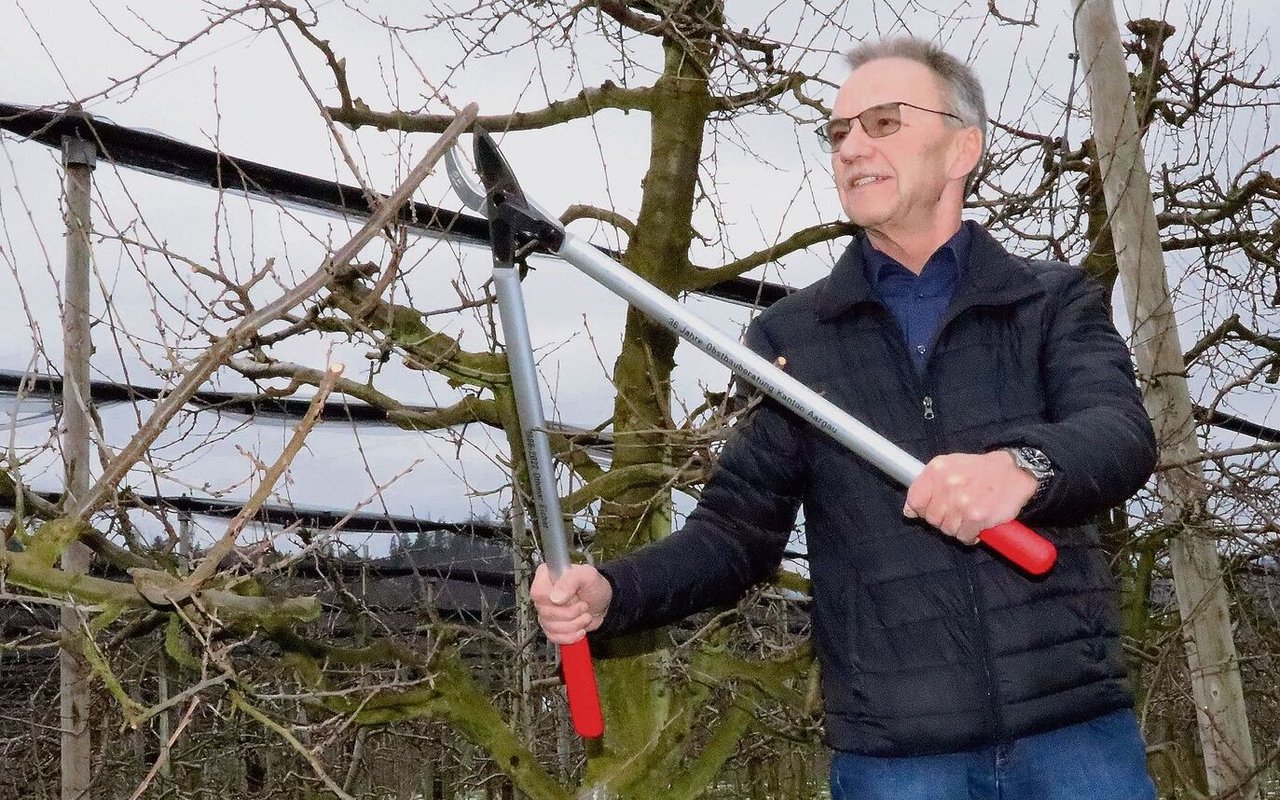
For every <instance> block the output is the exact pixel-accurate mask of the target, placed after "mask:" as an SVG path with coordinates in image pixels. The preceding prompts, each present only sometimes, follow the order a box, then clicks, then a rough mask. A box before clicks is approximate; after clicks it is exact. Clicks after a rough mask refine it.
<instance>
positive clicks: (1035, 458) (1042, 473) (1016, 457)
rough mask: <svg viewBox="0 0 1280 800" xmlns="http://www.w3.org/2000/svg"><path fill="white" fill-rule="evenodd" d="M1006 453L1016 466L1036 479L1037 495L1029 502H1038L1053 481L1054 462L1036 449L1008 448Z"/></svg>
mask: <svg viewBox="0 0 1280 800" xmlns="http://www.w3.org/2000/svg"><path fill="white" fill-rule="evenodd" d="M1005 452H1007V453H1008V454H1009V455H1010V456H1011V457H1012V458H1013V463H1014V466H1016V467H1017V468H1018V469H1020V470H1022V471H1023V472H1025V473H1027V474H1028V475H1030V476H1031V477H1033V478H1035V479H1036V493H1035V494H1033V495H1031V498H1030V499H1029V500H1027V502H1028V503H1030V502H1031V501H1032V500H1038V499H1039V498H1040V496H1041V495H1043V494H1044V492H1045V490H1046V489H1048V488H1049V481H1050V480H1052V479H1053V462H1052V461H1050V460H1049V457H1048V456H1046V455H1045V454H1044V452H1043V451H1041V450H1037V449H1036V448H1034V447H1006V448H1005Z"/></svg>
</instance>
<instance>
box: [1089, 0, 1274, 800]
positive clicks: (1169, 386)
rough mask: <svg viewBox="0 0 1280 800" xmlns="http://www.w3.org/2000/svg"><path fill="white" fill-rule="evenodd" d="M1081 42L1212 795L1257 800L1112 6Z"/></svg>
mask: <svg viewBox="0 0 1280 800" xmlns="http://www.w3.org/2000/svg"><path fill="white" fill-rule="evenodd" d="M1074 6H1075V15H1076V16H1075V32H1076V41H1077V44H1078V47H1079V49H1080V58H1081V63H1082V64H1083V66H1084V68H1085V80H1086V82H1087V84H1088V87H1089V98H1090V103H1091V105H1092V116H1093V138H1094V142H1095V144H1096V146H1097V151H1098V160H1099V164H1100V167H1101V172H1102V180H1103V191H1104V194H1105V197H1106V202H1107V209H1108V210H1109V212H1110V221H1111V231H1112V235H1113V238H1114V240H1115V250H1116V258H1117V261H1118V266H1119V271H1120V280H1121V283H1122V285H1123V286H1124V293H1125V300H1126V303H1127V306H1128V312H1129V318H1130V320H1131V321H1132V323H1133V331H1134V337H1133V338H1134V345H1135V350H1136V356H1137V361H1138V371H1139V373H1140V375H1141V377H1142V383H1143V399H1144V402H1145V404H1146V408H1147V413H1148V414H1150V416H1151V420H1152V423H1153V424H1154V425H1155V429H1156V436H1157V437H1158V439H1159V442H1160V447H1161V462H1162V463H1165V464H1168V463H1172V464H1178V465H1183V464H1186V465H1188V466H1177V467H1169V468H1163V469H1161V470H1160V471H1159V472H1158V473H1157V475H1156V489H1157V492H1158V494H1159V496H1160V499H1161V501H1162V503H1163V515H1164V518H1165V520H1166V522H1168V523H1170V524H1171V525H1172V526H1173V527H1174V529H1175V530H1177V531H1178V534H1177V535H1176V536H1175V537H1174V538H1173V539H1171V541H1170V543H1169V557H1170V561H1171V564H1172V567H1173V580H1174V586H1175V588H1176V590H1177V594H1178V609H1179V612H1180V614H1181V617H1182V624H1183V638H1184V642H1185V645H1186V652H1187V665H1188V668H1189V670H1190V675H1191V687H1192V695H1193V697H1194V698H1195V703H1196V718H1197V721H1198V724H1199V730H1200V742H1201V745H1202V746H1203V748H1204V760H1205V772H1206V775H1207V778H1208V786H1209V791H1210V793H1211V794H1214V795H1218V794H1219V793H1222V792H1225V791H1227V790H1229V789H1232V788H1234V787H1241V790H1240V791H1239V793H1238V794H1237V795H1234V796H1237V797H1240V798H1253V797H1254V796H1255V794H1256V789H1255V788H1254V787H1253V785H1252V782H1251V781H1250V777H1251V775H1252V772H1253V768H1254V763H1255V761H1254V752H1253V742H1252V739H1251V738H1250V734H1249V720H1248V717H1247V715H1246V713H1245V705H1244V691H1243V687H1242V685H1241V681H1240V665H1239V659H1238V657H1237V655H1236V648H1235V641H1234V640H1233V639H1232V634H1231V618H1230V614H1229V611H1228V609H1229V606H1230V597H1229V595H1228V592H1227V588H1226V586H1225V585H1224V584H1223V580H1222V566H1221V563H1220V560H1219V556H1218V551H1217V547H1216V542H1215V541H1214V539H1213V537H1212V535H1211V533H1210V530H1211V529H1210V528H1209V526H1207V525H1206V520H1205V500H1206V497H1207V494H1208V489H1207V486H1206V483H1205V477H1204V470H1203V467H1202V465H1201V461H1200V460H1199V459H1200V456H1201V455H1202V454H1201V451H1200V445H1199V443H1198V441H1197V439H1196V425H1195V418H1194V417H1193V415H1192V403H1191V393H1190V391H1189V390H1188V388H1187V379H1186V373H1185V367H1184V365H1183V352H1182V344H1181V341H1180V339H1179V336H1178V328H1177V320H1176V318H1175V316H1174V313H1173V305H1172V302H1171V300H1170V297H1169V284H1168V278H1167V276H1166V274H1165V266H1164V253H1163V251H1162V250H1161V247H1160V231H1159V228H1158V227H1157V225H1156V216H1155V207H1154V205H1153V203H1152V200H1151V179H1150V176H1149V175H1148V173H1147V168H1146V164H1145V162H1144V160H1143V155H1142V148H1141V144H1142V143H1141V140H1140V136H1139V133H1138V123H1137V117H1136V113H1135V111H1134V106H1133V95H1132V93H1131V90H1130V83H1129V73H1128V71H1127V70H1126V69H1125V64H1124V54H1123V51H1122V49H1121V44H1120V34H1119V24H1118V23H1117V21H1116V15H1115V9H1114V7H1113V6H1112V2H1111V0H1074Z"/></svg>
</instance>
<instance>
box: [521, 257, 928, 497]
mask: <svg viewBox="0 0 1280 800" xmlns="http://www.w3.org/2000/svg"><path fill="white" fill-rule="evenodd" d="M559 255H560V256H561V257H563V258H564V259H565V260H566V261H568V262H569V263H570V264H573V265H574V266H575V267H577V268H578V269H580V270H582V271H583V272H585V273H586V274H587V275H589V276H590V277H591V278H592V279H594V280H595V281H597V282H598V283H600V284H602V285H603V286H604V287H605V288H607V289H608V290H609V291H611V292H613V293H614V294H617V295H618V296H620V297H622V298H623V299H625V300H626V301H627V302H628V303H630V304H631V305H632V306H634V307H635V308H636V309H637V310H639V311H640V312H641V313H643V314H645V315H647V316H648V317H650V318H652V319H653V320H654V321H655V322H657V323H658V324H660V325H662V326H663V327H664V328H666V329H667V330H669V331H671V332H672V333H674V334H675V335H676V336H679V337H680V338H681V339H684V340H685V341H687V342H689V343H690V344H692V345H693V346H694V347H696V348H698V349H699V350H701V351H702V352H704V353H706V354H707V355H709V356H711V357H712V358H714V359H715V360H716V361H718V362H720V363H721V364H723V365H724V366H726V367H728V368H729V369H730V370H732V371H733V372H734V373H735V374H737V375H738V376H739V377H741V378H743V379H744V380H746V381H747V382H748V383H750V384H751V385H753V386H755V387H756V388H758V389H760V391H762V392H764V393H765V394H767V395H768V396H769V397H772V398H773V399H774V400H777V401H778V402H779V403H781V404H782V405H784V406H786V407H787V408H790V409H791V410H792V411H794V412H796V413H797V414H799V415H800V416H801V417H803V418H804V419H806V420H807V421H808V422H809V423H810V424H812V425H813V426H815V427H816V428H818V429H819V430H821V431H822V432H824V433H826V434H827V435H828V436H830V437H831V438H833V439H835V440H836V441H837V442H839V443H840V444H842V445H844V446H845V447H848V448H849V449H850V450H852V451H854V452H855V453H857V454H858V455H859V456H861V457H863V458H865V459H866V460H867V461H869V462H871V463H872V464H873V465H874V466H876V467H878V468H879V469H881V470H883V471H884V472H885V473H886V474H887V475H889V476H890V477H891V478H893V479H894V480H896V481H898V482H899V483H901V484H902V485H903V486H910V485H911V483H912V482H913V481H914V480H915V479H916V476H917V475H919V474H920V472H921V470H923V469H924V464H923V463H921V462H920V461H919V459H916V458H914V457H913V456H911V455H910V454H908V453H907V452H906V451H904V450H903V449H902V448H900V447H898V446H897V445H895V444H894V443H893V442H891V441H889V440H888V439H886V438H884V437H883V436H881V435H880V434H878V433H876V432H875V431H873V430H871V429H870V428H868V427H867V426H866V425H863V424H862V423H861V422H859V421H858V420H856V419H854V418H853V417H851V416H849V415H848V414H847V413H845V412H844V411H842V410H841V409H840V408H839V407H838V406H836V405H835V404H834V403H832V402H831V401H830V400H827V399H826V398H824V397H823V396H822V395H820V394H818V393H817V392H815V391H813V390H812V389H810V388H809V387H807V386H805V385H804V384H803V383H801V382H800V381H798V380H796V379H795V378H793V377H791V376H790V375H788V374H786V373H785V372H783V371H782V370H781V369H779V368H778V367H777V366H775V365H773V364H771V363H769V362H768V361H767V360H765V359H764V358H761V357H760V356H758V355H756V354H755V353H754V352H752V351H751V349H750V348H749V347H747V346H746V345H744V344H742V343H741V342H739V341H738V340H737V339H735V338H733V337H730V336H728V335H727V334H725V333H722V332H721V331H719V330H717V329H716V328H715V327H713V326H712V325H711V324H709V323H708V322H707V321H706V320H703V319H701V318H700V317H698V316H697V315H696V314H694V313H693V312H692V311H689V310H688V309H686V308H685V307H684V306H682V305H681V304H680V303H679V302H677V301H676V300H674V299H673V298H671V297H668V296H667V295H665V294H663V293H662V292H661V291H660V290H658V289H656V288H654V287H653V286H652V285H650V284H649V283H648V282H646V281H645V280H644V279H642V278H640V277H638V276H637V275H635V274H634V273H632V272H630V271H629V270H628V269H627V268H626V267H624V266H622V265H621V264H618V263H617V262H615V261H614V260H613V259H611V258H609V257H608V256H606V255H604V254H603V253H601V252H600V251H599V250H597V249H596V248H595V247H594V246H592V245H591V244H589V243H587V242H584V241H582V240H580V239H578V237H576V236H574V235H573V234H570V233H566V234H565V239H564V244H563V245H562V246H561V248H560V251H559ZM503 327H504V329H505V327H506V314H505V313H504V314H503ZM510 347H511V345H510V343H508V350H510ZM513 370H514V368H513Z"/></svg>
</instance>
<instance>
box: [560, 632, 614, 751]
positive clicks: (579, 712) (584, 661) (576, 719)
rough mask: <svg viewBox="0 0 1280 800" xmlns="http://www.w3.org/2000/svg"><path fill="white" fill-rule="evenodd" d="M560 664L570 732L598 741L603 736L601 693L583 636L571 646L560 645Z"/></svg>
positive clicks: (588, 648)
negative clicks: (571, 721)
mask: <svg viewBox="0 0 1280 800" xmlns="http://www.w3.org/2000/svg"><path fill="white" fill-rule="evenodd" d="M560 663H561V665H562V666H563V667H564V687H565V693H566V694H568V695H569V716H570V717H572V718H573V729H574V730H575V731H577V732H578V735H579V736H581V737H582V738H584V739H598V738H600V736H601V735H602V734H603V733H604V714H603V713H601V711H600V693H599V691H598V690H597V689H596V673H595V670H594V669H593V668H592V666H591V646H590V645H588V644H587V639H586V637H585V636H584V637H583V638H581V639H579V640H578V641H576V642H574V643H573V644H562V645H560Z"/></svg>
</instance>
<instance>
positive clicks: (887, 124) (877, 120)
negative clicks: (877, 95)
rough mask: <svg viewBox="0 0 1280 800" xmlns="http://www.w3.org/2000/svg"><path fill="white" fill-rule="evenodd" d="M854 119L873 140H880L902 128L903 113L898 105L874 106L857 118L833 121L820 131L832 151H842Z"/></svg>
mask: <svg viewBox="0 0 1280 800" xmlns="http://www.w3.org/2000/svg"><path fill="white" fill-rule="evenodd" d="M854 119H856V120H858V122H859V123H860V124H861V125H862V129H863V130H864V131H866V132H867V135H868V136H870V137H871V138H872V139H880V138H883V137H885V136H888V135H889V134H891V133H896V132H897V130H898V129H899V128H901V127H902V113H901V111H900V106H899V104H898V103H885V104H884V105H879V106H872V107H871V108H868V109H867V110H865V111H863V112H862V113H861V114H859V115H858V116H857V117H848V118H844V117H842V118H838V119H833V120H831V121H830V122H828V123H827V124H825V125H823V126H822V127H821V128H820V129H819V133H820V134H821V135H822V138H823V139H824V140H825V141H826V143H827V146H828V147H829V148H830V149H831V150H833V151H835V150H838V149H840V144H841V142H843V141H844V139H845V137H846V136H848V135H849V131H850V130H851V129H852V126H853V120H854Z"/></svg>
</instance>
